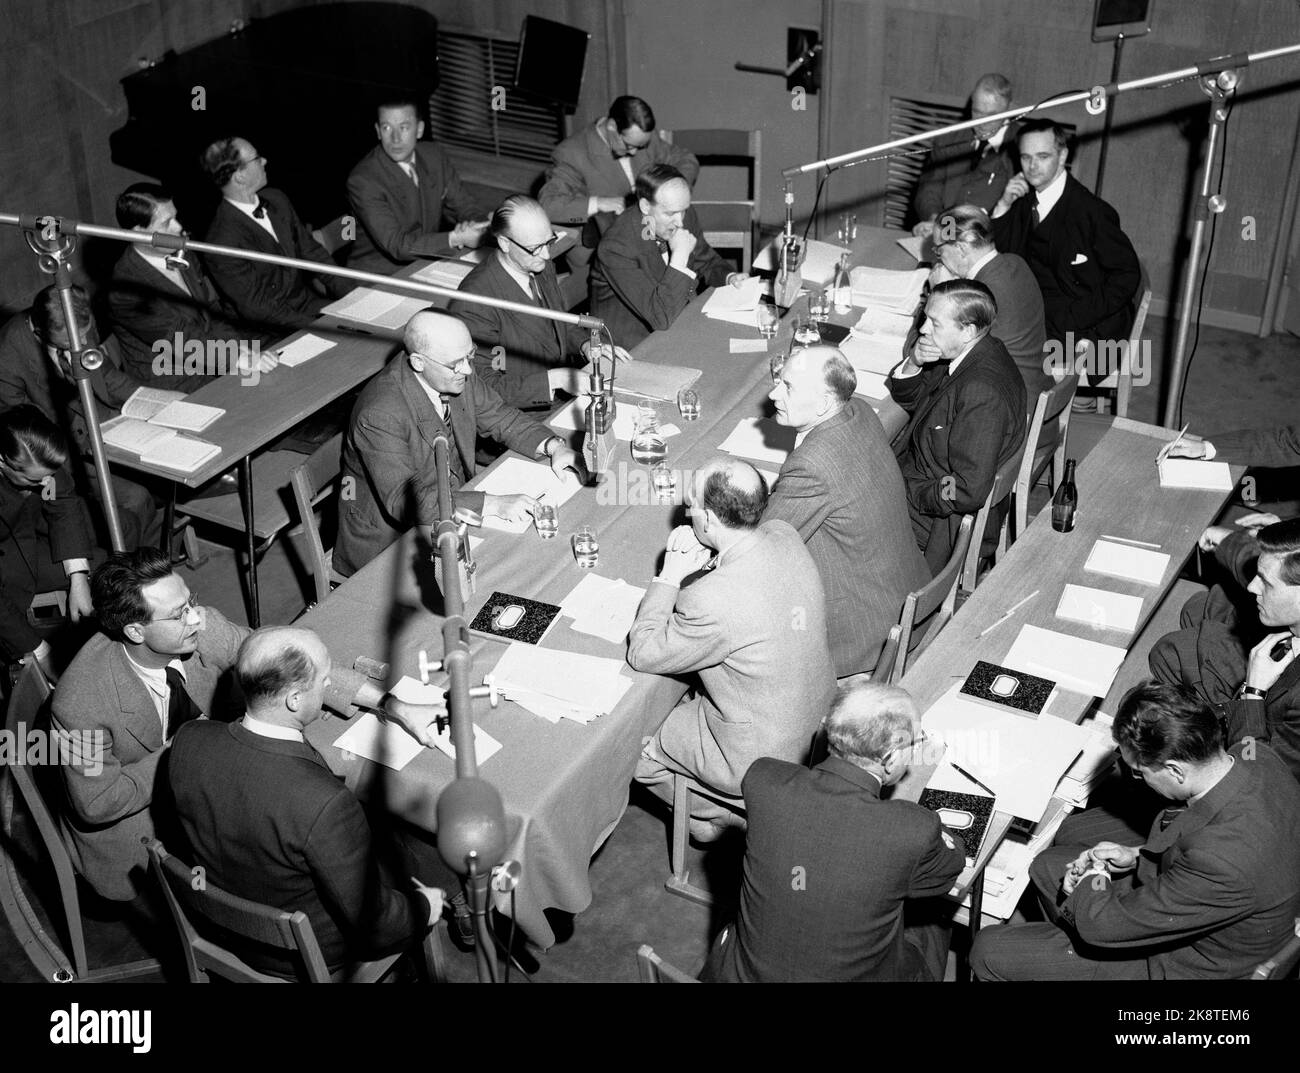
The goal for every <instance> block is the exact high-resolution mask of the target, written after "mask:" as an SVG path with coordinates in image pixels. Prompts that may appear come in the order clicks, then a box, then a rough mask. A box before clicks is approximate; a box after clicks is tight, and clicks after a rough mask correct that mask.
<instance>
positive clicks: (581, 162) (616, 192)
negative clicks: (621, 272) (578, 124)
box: [538, 96, 700, 265]
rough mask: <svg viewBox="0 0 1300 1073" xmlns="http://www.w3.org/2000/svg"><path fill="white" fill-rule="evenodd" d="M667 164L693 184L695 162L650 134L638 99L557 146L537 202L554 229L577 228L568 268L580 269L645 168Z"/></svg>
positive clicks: (621, 101)
mask: <svg viewBox="0 0 1300 1073" xmlns="http://www.w3.org/2000/svg"><path fill="white" fill-rule="evenodd" d="M656 164H667V165H669V166H670V167H674V168H676V169H677V170H678V171H679V172H681V174H682V175H683V177H684V178H685V179H686V181H687V182H688V183H690V184H692V185H693V184H694V183H695V179H696V177H697V176H698V175H699V174H700V162H699V161H698V160H697V159H696V158H695V155H694V154H693V153H689V152H687V151H686V150H685V149H682V148H680V147H679V146H675V145H673V143H672V142H670V141H668V140H667V139H666V138H665V137H664V133H663V131H660V132H658V133H655V114H654V112H653V111H651V109H650V105H648V104H646V102H645V101H643V100H642V99H641V98H640V97H628V96H624V97H618V98H617V99H615V101H614V103H613V104H611V105H610V106H609V115H607V116H605V117H604V118H602V119H598V120H596V122H595V124H594V125H591V126H586V127H583V128H582V129H581V130H579V131H578V132H577V133H576V134H572V135H570V136H569V137H567V138H565V139H564V141H562V142H560V144H559V145H557V146H556V147H555V149H554V151H553V152H552V154H551V166H550V167H549V168H547V169H546V181H545V183H544V184H543V185H542V189H541V192H540V193H539V194H538V200H539V201H541V203H542V208H543V209H545V210H546V215H547V216H549V217H550V218H551V219H552V220H553V221H554V222H555V223H557V224H570V225H574V226H579V227H582V226H583V225H584V224H587V225H589V226H586V227H583V242H584V246H583V247H580V248H578V249H573V250H570V251H569V252H568V254H567V256H568V258H569V263H570V264H575V265H581V264H586V263H587V261H588V260H589V259H590V257H591V253H590V251H589V249H588V247H594V246H595V245H596V243H597V242H598V241H599V238H600V236H602V235H603V234H604V233H605V232H606V231H608V230H609V227H610V225H611V224H612V223H613V222H614V219H615V217H617V216H619V215H621V214H622V213H623V211H624V210H625V209H628V208H630V207H631V204H632V200H633V198H632V188H633V185H634V184H635V183H636V178H637V176H638V175H640V174H641V173H642V172H643V171H645V170H646V169H647V168H650V167H653V166H654V165H656Z"/></svg>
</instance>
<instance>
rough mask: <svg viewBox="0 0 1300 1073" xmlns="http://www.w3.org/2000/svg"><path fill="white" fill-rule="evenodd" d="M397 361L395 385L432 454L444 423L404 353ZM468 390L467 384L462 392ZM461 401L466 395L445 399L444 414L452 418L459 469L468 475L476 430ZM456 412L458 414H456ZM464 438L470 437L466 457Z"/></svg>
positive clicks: (471, 467)
mask: <svg viewBox="0 0 1300 1073" xmlns="http://www.w3.org/2000/svg"><path fill="white" fill-rule="evenodd" d="M396 360H398V361H400V362H401V363H402V364H401V368H400V370H399V371H398V374H397V376H398V382H399V383H400V384H401V388H402V397H403V398H404V399H405V400H406V405H407V407H408V408H409V409H410V411H411V416H412V417H413V418H414V421H415V427H416V428H418V429H419V430H420V437H421V438H422V439H423V440H424V442H425V443H427V444H428V445H429V451H430V453H432V452H433V441H434V440H435V439H436V438H437V436H438V434H439V433H445V432H446V430H447V426H446V423H445V422H444V421H443V420H442V418H441V417H439V416H438V409H437V407H435V406H434V405H433V402H432V400H430V398H429V396H428V395H426V394H425V391H424V388H422V387H421V386H420V385H419V384H418V383H416V376H415V370H414V369H412V368H411V366H410V365H409V364H408V363H407V361H406V356H405V355H404V354H403V355H401V356H399V357H398V358H397V359H396ZM468 390H469V382H468V381H466V385H465V391H468ZM464 399H465V392H461V394H459V395H457V396H454V397H453V398H450V399H448V400H447V415H448V416H449V417H450V418H451V423H452V431H453V432H454V433H455V435H456V453H457V454H459V455H460V461H461V467H462V468H463V469H464V471H465V473H466V474H467V475H468V474H472V473H473V472H474V437H475V428H474V421H473V418H472V417H470V418H468V420H467V415H466V412H465V411H466V407H465V402H464ZM458 409H459V411H460V413H459V414H458V413H457V411H458ZM462 430H463V431H462ZM466 436H468V437H469V441H468V442H469V452H470V453H469V457H468V458H466V455H465V445H466V441H465V437H466Z"/></svg>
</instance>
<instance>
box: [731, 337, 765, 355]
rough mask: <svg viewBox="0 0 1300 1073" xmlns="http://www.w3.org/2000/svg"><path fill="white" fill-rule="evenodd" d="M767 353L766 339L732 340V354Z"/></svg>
mask: <svg viewBox="0 0 1300 1073" xmlns="http://www.w3.org/2000/svg"><path fill="white" fill-rule="evenodd" d="M766 351H767V340H766V339H732V340H731V353H733V354H763V353H765V352H766Z"/></svg>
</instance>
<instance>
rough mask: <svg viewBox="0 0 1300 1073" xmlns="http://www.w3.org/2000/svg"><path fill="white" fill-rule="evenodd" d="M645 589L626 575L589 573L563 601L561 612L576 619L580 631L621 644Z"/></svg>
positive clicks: (574, 621) (574, 622) (575, 628)
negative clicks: (624, 577)
mask: <svg viewBox="0 0 1300 1073" xmlns="http://www.w3.org/2000/svg"><path fill="white" fill-rule="evenodd" d="M644 596H645V589H641V588H637V586H635V585H629V584H628V583H627V582H626V581H624V580H623V579H622V578H612V579H611V578H604V577H601V576H600V575H599V574H587V575H586V576H585V577H584V578H583V579H582V580H581V581H579V582H578V584H577V585H575V586H574V587H573V590H572V591H571V592H570V593H569V595H568V596H566V597H565V598H564V599H563V600H562V601H561V602H560V613H561V614H564V615H568V616H569V617H570V618H572V619H573V623H572V628H573V629H574V630H576V631H577V632H578V633H587V634H591V635H592V636H594V637H600V638H602V639H604V640H606V641H609V642H610V644H616V645H621V644H622V643H623V642H624V641H626V640H627V635H628V631H630V630H631V629H632V622H633V621H634V620H635V619H636V611H637V608H638V607H640V606H641V600H642V598H643V597H644Z"/></svg>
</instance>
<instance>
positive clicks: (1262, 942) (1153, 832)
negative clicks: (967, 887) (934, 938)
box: [971, 682, 1300, 980]
mask: <svg viewBox="0 0 1300 1073" xmlns="http://www.w3.org/2000/svg"><path fill="white" fill-rule="evenodd" d="M1113 733H1114V736H1115V743H1116V744H1117V745H1118V746H1119V751H1120V755H1121V757H1122V758H1123V761H1124V763H1125V765H1127V767H1128V768H1129V770H1130V771H1131V772H1132V774H1133V776H1134V777H1135V778H1140V779H1141V780H1142V781H1143V782H1144V783H1146V785H1147V786H1148V787H1150V788H1151V789H1152V790H1154V791H1155V792H1156V793H1157V794H1159V795H1160V797H1162V798H1164V799H1165V801H1166V802H1167V803H1168V807H1166V808H1165V809H1164V810H1163V811H1162V812H1161V813H1160V814H1159V815H1157V816H1156V818H1155V821H1154V822H1153V823H1152V824H1151V827H1150V830H1149V832H1148V833H1147V834H1146V836H1145V840H1143V836H1142V835H1140V834H1137V833H1135V832H1134V831H1132V830H1130V829H1128V828H1127V827H1125V826H1124V825H1122V824H1116V825H1114V826H1113V828H1112V830H1111V833H1110V834H1103V835H1102V837H1101V838H1100V839H1099V840H1098V841H1097V842H1094V843H1093V844H1091V845H1082V844H1081V845H1073V846H1065V845H1058V846H1054V847H1053V848H1052V849H1050V850H1047V851H1046V852H1044V853H1041V854H1040V855H1039V856H1038V857H1037V858H1036V859H1035V861H1034V863H1033V865H1032V866H1031V868H1030V875H1031V877H1032V878H1033V880H1034V883H1035V886H1036V887H1037V888H1038V891H1039V895H1040V898H1041V899H1042V901H1043V907H1044V910H1045V912H1046V913H1047V915H1048V917H1049V922H1047V923H1037V924H1006V925H1003V926H1001V927H994V928H984V929H982V930H981V931H980V933H979V936H978V938H977V939H976V940H975V945H974V947H973V948H972V950H971V968H972V969H973V970H974V972H975V974H976V976H978V977H979V978H980V979H981V980H1147V979H1157V980H1179V979H1221V980H1241V979H1246V978H1248V977H1249V976H1250V974H1251V972H1252V971H1253V970H1254V969H1255V967H1256V966H1257V965H1259V963H1260V962H1262V961H1264V960H1265V959H1267V958H1268V957H1270V956H1271V955H1273V954H1274V953H1275V952H1276V951H1277V950H1278V949H1279V948H1280V947H1281V946H1282V945H1283V944H1284V943H1285V942H1286V940H1287V939H1288V938H1289V937H1290V936H1291V934H1292V929H1293V926H1294V922H1295V918H1296V916H1297V914H1298V913H1300V842H1297V841H1296V837H1295V832H1296V831H1297V830H1300V787H1297V786H1296V784H1295V781H1294V780H1293V779H1292V778H1291V777H1290V776H1289V775H1288V773H1287V769H1286V767H1285V766H1284V765H1283V764H1282V763H1281V762H1280V761H1279V760H1278V758H1277V756H1276V755H1275V754H1274V753H1273V751H1272V750H1271V749H1270V748H1269V747H1268V746H1267V745H1264V744H1262V743H1261V742H1257V741H1248V742H1244V743H1243V742H1238V743H1236V744H1234V745H1232V746H1231V747H1230V748H1228V749H1226V750H1225V748H1224V741H1223V732H1222V729H1221V727H1220V724H1219V719H1218V716H1217V715H1216V714H1215V712H1214V711H1213V710H1212V709H1211V708H1210V707H1208V706H1207V705H1205V704H1204V703H1203V702H1202V701H1201V699H1200V698H1199V697H1198V696H1197V695H1196V694H1195V693H1193V692H1192V690H1190V689H1188V688H1187V687H1185V686H1170V685H1161V684H1157V683H1153V682H1145V683H1143V684H1141V685H1139V686H1137V687H1135V688H1134V689H1131V690H1129V692H1128V693H1127V694H1126V695H1125V697H1124V699H1123V701H1121V702H1120V706H1119V711H1118V712H1117V713H1116V716H1115V723H1114V728H1113ZM1095 830H1097V831H1098V832H1100V831H1101V828H1100V827H1097V828H1095Z"/></svg>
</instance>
